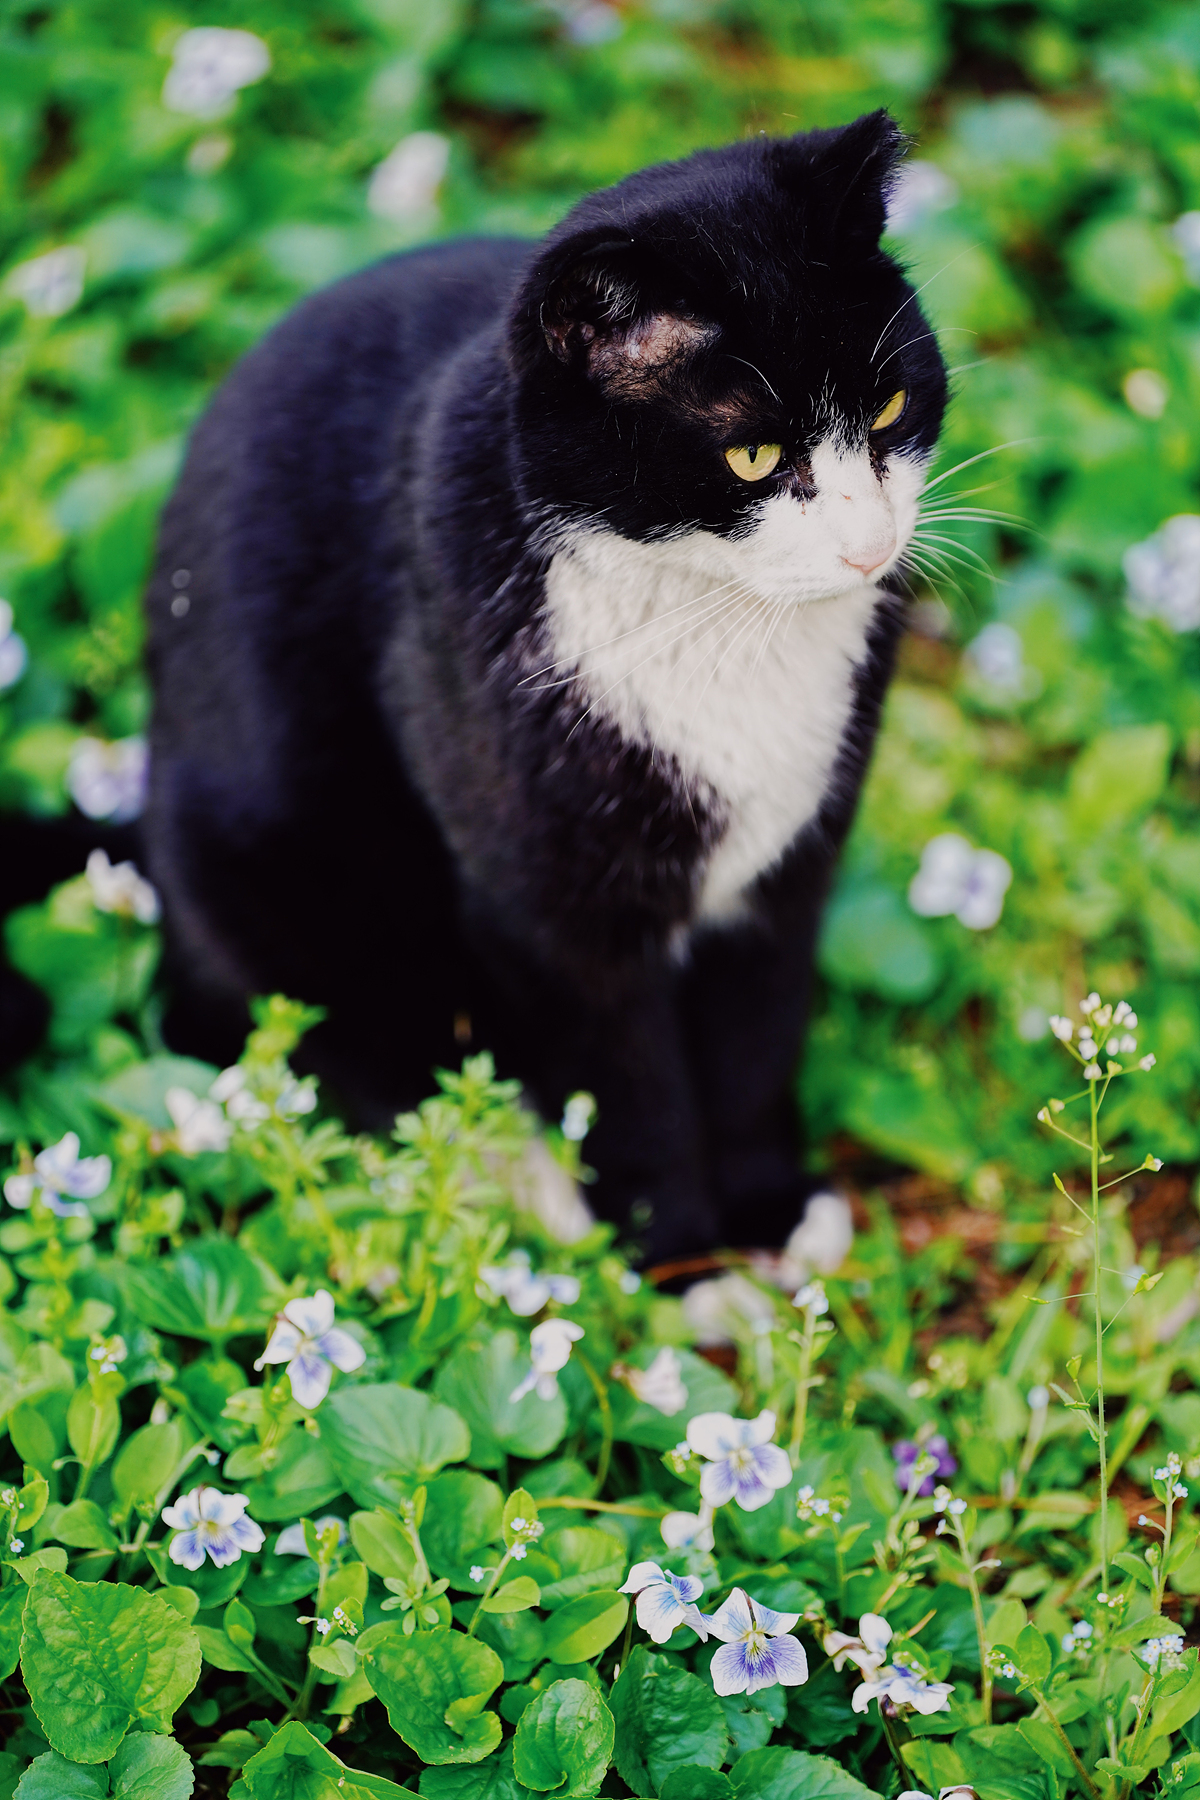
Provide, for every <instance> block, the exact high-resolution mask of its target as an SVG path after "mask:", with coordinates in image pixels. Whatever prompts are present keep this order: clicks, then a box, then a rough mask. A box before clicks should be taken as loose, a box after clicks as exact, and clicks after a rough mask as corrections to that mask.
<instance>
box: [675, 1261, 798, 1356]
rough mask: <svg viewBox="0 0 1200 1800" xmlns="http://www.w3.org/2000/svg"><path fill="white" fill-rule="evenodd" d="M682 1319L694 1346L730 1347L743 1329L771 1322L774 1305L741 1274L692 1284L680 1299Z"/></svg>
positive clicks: (767, 1324)
mask: <svg viewBox="0 0 1200 1800" xmlns="http://www.w3.org/2000/svg"><path fill="white" fill-rule="evenodd" d="M683 1316H684V1318H685V1319H686V1320H687V1322H688V1325H689V1326H690V1327H691V1329H692V1331H693V1332H694V1334H695V1337H696V1341H697V1343H699V1344H701V1345H709V1344H730V1343H734V1342H736V1341H737V1339H738V1338H740V1337H742V1336H744V1335H745V1333H746V1332H747V1330H749V1331H758V1330H759V1329H761V1328H762V1327H764V1326H766V1327H767V1328H768V1329H769V1328H770V1326H771V1325H773V1324H774V1323H775V1317H776V1314H775V1306H774V1303H773V1301H772V1300H771V1299H770V1297H769V1296H768V1295H767V1294H764V1293H763V1291H762V1289H761V1288H760V1287H757V1286H756V1285H755V1283H754V1282H753V1281H749V1280H747V1278H746V1276H745V1275H739V1274H737V1273H733V1274H729V1275H720V1276H718V1277H717V1278H716V1279H715V1280H713V1281H696V1282H693V1284H692V1286H691V1287H690V1288H689V1289H688V1290H687V1293H686V1294H685V1295H684V1296H683Z"/></svg>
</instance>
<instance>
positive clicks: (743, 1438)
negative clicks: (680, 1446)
mask: <svg viewBox="0 0 1200 1800" xmlns="http://www.w3.org/2000/svg"><path fill="white" fill-rule="evenodd" d="M774 1435H775V1414H774V1413H773V1412H767V1411H764V1412H761V1413H759V1415H758V1417H757V1419H734V1418H731V1417H730V1415H729V1414H728V1413H719V1412H712V1413H698V1414H697V1415H696V1417H695V1418H694V1419H691V1420H689V1422H688V1428H687V1441H688V1443H689V1445H690V1446H691V1448H692V1449H693V1450H695V1451H697V1452H698V1453H699V1454H700V1455H701V1456H703V1457H707V1458H708V1461H707V1463H706V1465H705V1468H704V1470H703V1472H702V1474H701V1476H700V1494H701V1497H702V1498H703V1499H705V1500H707V1501H708V1503H709V1505H710V1506H724V1505H725V1504H726V1502H727V1501H729V1500H736V1501H737V1503H738V1505H739V1506H740V1507H741V1508H742V1510H743V1512H756V1511H757V1510H758V1508H759V1507H760V1506H765V1505H766V1504H767V1502H768V1501H769V1500H770V1498H771V1496H772V1494H773V1493H774V1492H775V1490H776V1489H777V1488H781V1487H786V1486H787V1484H788V1482H789V1481H790V1480H791V1478H792V1465H791V1463H790V1462H789V1461H788V1456H787V1452H786V1450H781V1449H780V1447H779V1445H778V1444H773V1443H772V1442H771V1439H772V1438H773V1437H774Z"/></svg>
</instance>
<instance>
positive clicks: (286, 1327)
mask: <svg viewBox="0 0 1200 1800" xmlns="http://www.w3.org/2000/svg"><path fill="white" fill-rule="evenodd" d="M303 1342H304V1334H303V1332H301V1331H300V1330H299V1328H298V1327H297V1326H295V1325H293V1324H292V1322H291V1320H290V1319H280V1320H279V1322H278V1323H277V1325H276V1326H275V1329H274V1331H273V1332H272V1333H271V1336H270V1338H269V1339H268V1341H267V1347H266V1349H265V1350H264V1351H263V1353H262V1355H261V1356H260V1357H259V1358H258V1359H257V1360H256V1362H255V1364H254V1366H255V1368H256V1369H261V1368H262V1366H263V1364H264V1363H281V1362H291V1360H292V1358H293V1356H295V1354H296V1352H297V1350H299V1348H300V1346H301V1344H302V1343H303Z"/></svg>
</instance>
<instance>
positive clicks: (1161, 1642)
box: [1141, 1634, 1183, 1669]
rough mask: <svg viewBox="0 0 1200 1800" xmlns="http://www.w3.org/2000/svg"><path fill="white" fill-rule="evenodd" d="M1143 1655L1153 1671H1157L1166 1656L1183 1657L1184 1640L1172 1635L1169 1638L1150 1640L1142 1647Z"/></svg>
mask: <svg viewBox="0 0 1200 1800" xmlns="http://www.w3.org/2000/svg"><path fill="white" fill-rule="evenodd" d="M1141 1653H1142V1655H1143V1656H1144V1657H1145V1659H1146V1661H1147V1662H1148V1663H1149V1664H1150V1667H1151V1668H1152V1669H1157V1667H1158V1665H1159V1663H1160V1662H1161V1661H1162V1658H1163V1657H1164V1656H1169V1657H1177V1656H1182V1655H1183V1638H1182V1637H1176V1636H1175V1635H1174V1634H1172V1635H1171V1636H1169V1637H1160V1638H1148V1639H1147V1641H1146V1642H1145V1643H1144V1644H1143V1645H1142V1646H1141Z"/></svg>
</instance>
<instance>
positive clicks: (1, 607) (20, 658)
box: [0, 600, 28, 694]
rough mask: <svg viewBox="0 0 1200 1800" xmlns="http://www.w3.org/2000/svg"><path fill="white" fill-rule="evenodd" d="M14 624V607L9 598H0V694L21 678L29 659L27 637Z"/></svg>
mask: <svg viewBox="0 0 1200 1800" xmlns="http://www.w3.org/2000/svg"><path fill="white" fill-rule="evenodd" d="M12 625H13V609H12V607H11V606H10V605H9V604H8V601H7V600H0V694H2V693H3V692H4V691H5V689H6V688H10V687H12V686H13V685H14V684H15V683H16V682H18V681H19V680H20V679H21V676H22V675H23V674H24V673H25V664H26V662H27V660H28V657H27V653H26V650H25V639H24V638H23V637H18V635H17V633H16V632H15V631H14V630H13V628H12Z"/></svg>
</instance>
